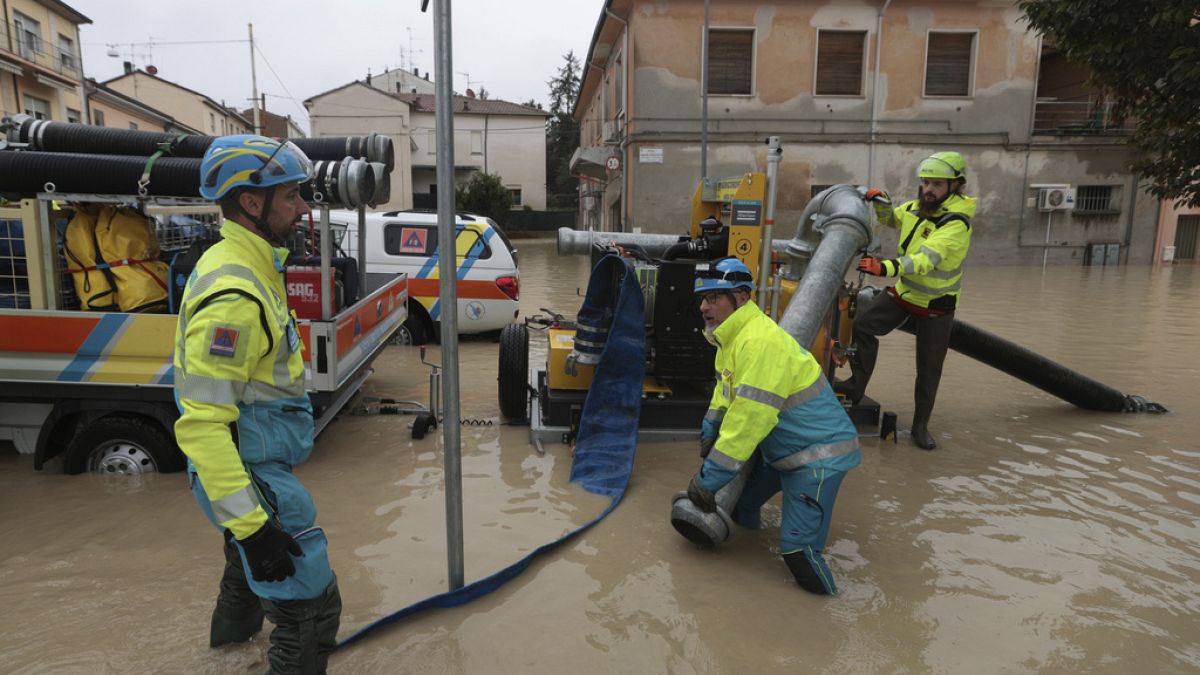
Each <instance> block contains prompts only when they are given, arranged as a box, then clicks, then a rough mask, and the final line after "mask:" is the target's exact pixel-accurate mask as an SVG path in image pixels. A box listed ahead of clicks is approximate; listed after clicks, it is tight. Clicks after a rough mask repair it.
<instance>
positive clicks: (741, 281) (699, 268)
mask: <svg viewBox="0 0 1200 675" xmlns="http://www.w3.org/2000/svg"><path fill="white" fill-rule="evenodd" d="M738 287H742V288H745V289H748V290H749V291H750V292H754V275H752V274H750V268H749V267H746V265H745V263H743V262H742V261H741V260H738V259H737V258H721V259H720V260H718V261H716V262H713V263H700V264H698V265H696V288H695V292H696V293H708V292H709V291H732V290H733V289H735V288H738Z"/></svg>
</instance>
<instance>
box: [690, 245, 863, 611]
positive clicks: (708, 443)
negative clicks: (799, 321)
mask: <svg viewBox="0 0 1200 675" xmlns="http://www.w3.org/2000/svg"><path fill="white" fill-rule="evenodd" d="M695 292H696V296H697V298H698V299H699V300H700V313H701V315H702V316H703V317H704V325H705V329H704V330H705V336H706V337H708V339H709V341H710V342H712V343H713V344H715V345H716V347H717V358H716V364H715V365H716V369H717V383H716V387H715V388H714V390H713V396H712V402H711V403H710V405H709V409H708V413H707V414H706V415H705V416H704V422H703V426H702V428H701V439H700V448H701V456H702V457H704V464H703V465H702V466H701V467H700V471H699V472H698V473H697V474H696V475H695V476H693V477H692V481H691V483H690V484H689V485H688V498H690V499H691V500H692V502H693V503H695V504H696V506H697V507H699V508H700V509H702V510H704V511H706V512H709V513H711V512H713V511H715V510H716V499H715V497H714V493H715V492H716V491H717V490H720V489H721V488H722V487H724V486H725V484H726V483H728V482H729V481H730V480H732V479H733V477H734V476H735V475H736V474H737V473H738V471H739V469H741V467H742V465H743V464H745V463H746V462H747V461H750V460H751V456H752V455H753V453H754V450H755V448H757V449H758V451H759V456H760V457H761V460H759V459H755V460H754V461H756V462H758V465H757V466H756V467H755V468H754V471H753V473H752V475H751V476H750V479H749V481H748V482H747V483H746V488H745V490H744V491H743V492H742V495H741V498H740V499H739V500H738V503H737V506H736V507H735V509H734V512H733V514H732V516H733V518H734V519H735V520H736V521H737V522H738V523H739V524H740V525H742V526H744V527H749V528H754V529H757V528H758V527H759V526H760V517H759V512H760V510H761V508H762V505H763V504H765V503H766V501H767V500H768V499H770V498H771V497H772V496H774V494H775V493H776V492H779V491H780V490H782V491H783V523H782V526H781V528H780V553H781V554H782V555H783V560H784V562H785V563H787V566H788V569H789V570H791V572H792V575H793V576H795V577H796V581H797V582H798V583H799V584H800V586H801V588H803V589H804V590H806V591H809V592H811V593H817V594H821V595H833V594H835V593H837V586H836V585H835V584H834V581H833V575H832V574H831V573H830V571H829V566H828V565H826V564H825V558H824V557H822V555H821V551H822V549H823V548H824V546H825V539H826V537H828V535H829V523H830V520H831V519H832V517H833V503H834V500H835V499H837V493H838V487H839V486H840V485H841V483H842V478H843V477H844V476H845V475H846V472H847V471H849V470H850V469H853V468H854V467H856V466H858V464H859V462H860V461H861V455H860V452H859V449H858V434H857V432H856V431H855V428H854V424H853V423H852V422H851V421H850V418H849V417H848V416H847V415H846V412H845V411H844V410H843V409H842V406H841V404H840V403H838V400H837V398H836V397H835V396H834V394H833V390H832V388H831V387H830V385H829V382H828V381H827V380H826V379H825V376H824V373H822V372H821V367H820V366H819V365H818V364H817V361H816V359H814V358H813V356H812V354H809V353H808V351H807V350H805V349H804V348H802V347H801V346H800V345H799V344H798V343H797V342H796V340H795V339H794V338H793V337H792V336H791V335H788V334H787V332H785V331H784V330H783V329H782V328H780V327H779V326H778V325H776V323H775V322H774V321H772V320H771V318H770V317H768V316H767V315H766V314H763V312H762V310H760V309H759V308H758V305H756V304H754V302H753V301H752V300H751V296H752V294H753V293H754V278H753V277H752V275H751V274H750V270H749V269H748V268H747V267H746V266H745V265H744V264H742V262H741V261H739V260H737V259H736V258H724V259H722V260H719V261H717V262H715V263H712V264H710V265H708V266H703V267H697V271H696V284H695Z"/></svg>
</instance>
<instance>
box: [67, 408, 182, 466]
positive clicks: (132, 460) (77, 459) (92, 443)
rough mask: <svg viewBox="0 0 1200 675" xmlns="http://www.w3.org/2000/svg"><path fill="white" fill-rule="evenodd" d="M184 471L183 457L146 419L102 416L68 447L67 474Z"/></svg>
mask: <svg viewBox="0 0 1200 675" xmlns="http://www.w3.org/2000/svg"><path fill="white" fill-rule="evenodd" d="M182 470H183V455H182V454H180V452H179V451H178V450H176V449H175V444H174V443H172V442H171V439H170V437H169V436H168V435H167V433H166V432H164V431H163V429H162V428H161V427H160V426H159V425H157V424H155V423H154V422H152V421H150V420H149V419H147V418H144V417H133V416H128V417H127V416H121V415H110V416H109V417H102V418H100V419H98V420H96V421H95V422H92V423H91V424H89V425H88V426H87V427H85V428H84V429H83V430H82V431H80V432H79V433H78V434H77V435H76V436H75V438H74V439H73V440H72V441H71V443H70V445H69V446H68V447H67V460H66V471H67V473H83V472H84V471H87V472H90V473H99V474H104V475H139V474H143V473H155V472H159V473H173V472H175V471H182Z"/></svg>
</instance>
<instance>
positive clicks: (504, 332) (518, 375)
mask: <svg viewBox="0 0 1200 675" xmlns="http://www.w3.org/2000/svg"><path fill="white" fill-rule="evenodd" d="M496 380H497V382H498V385H497V395H498V397H499V399H500V414H502V415H504V416H505V417H507V418H509V419H513V420H524V419H526V417H527V413H528V411H529V405H528V403H529V394H528V392H529V388H528V385H527V384H526V383H527V382H528V381H529V328H528V327H527V326H525V324H523V323H510V324H508V325H507V326H505V327H504V328H503V329H501V331H500V367H499V369H498V375H497V377H496Z"/></svg>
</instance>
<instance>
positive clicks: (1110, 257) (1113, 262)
mask: <svg viewBox="0 0 1200 675" xmlns="http://www.w3.org/2000/svg"><path fill="white" fill-rule="evenodd" d="M1120 261H1121V245H1120V244H1110V243H1104V244H1088V245H1087V248H1086V249H1084V254H1083V264H1084V265H1088V266H1096V267H1099V266H1101V265H1109V266H1113V267H1115V266H1117V265H1119V264H1120Z"/></svg>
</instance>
